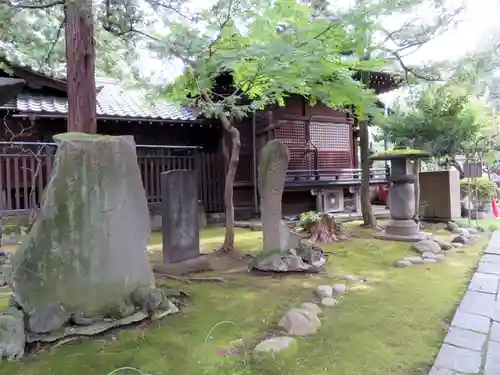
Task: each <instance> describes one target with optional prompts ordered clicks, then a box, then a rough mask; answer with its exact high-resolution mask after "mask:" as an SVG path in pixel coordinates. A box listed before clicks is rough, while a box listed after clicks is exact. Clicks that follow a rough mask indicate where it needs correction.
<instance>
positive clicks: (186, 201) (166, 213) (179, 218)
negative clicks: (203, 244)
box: [161, 170, 200, 264]
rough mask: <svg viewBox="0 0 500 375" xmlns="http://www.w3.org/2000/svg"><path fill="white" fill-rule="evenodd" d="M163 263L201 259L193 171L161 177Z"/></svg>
mask: <svg viewBox="0 0 500 375" xmlns="http://www.w3.org/2000/svg"><path fill="white" fill-rule="evenodd" d="M161 192H162V193H161V194H162V227H163V228H162V230H163V232H162V233H163V263H164V264H170V263H178V262H183V261H186V260H189V259H194V258H197V257H199V256H200V231H199V217H198V216H199V215H198V210H199V209H198V206H199V203H198V183H197V176H196V171H188V170H174V171H168V172H164V173H162V174H161Z"/></svg>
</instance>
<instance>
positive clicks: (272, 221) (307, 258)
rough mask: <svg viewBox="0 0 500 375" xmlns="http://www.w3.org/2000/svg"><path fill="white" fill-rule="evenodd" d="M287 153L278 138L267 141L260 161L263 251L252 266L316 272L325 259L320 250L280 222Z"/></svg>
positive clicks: (262, 269)
mask: <svg viewBox="0 0 500 375" xmlns="http://www.w3.org/2000/svg"><path fill="white" fill-rule="evenodd" d="M288 159H289V153H288V149H287V147H286V146H285V145H284V144H283V143H281V142H280V141H278V140H272V141H270V142H268V143H267V144H266V145H265V146H264V147H263V149H262V151H261V154H260V162H259V193H260V210H261V218H262V232H263V233H262V234H263V252H262V253H261V254H259V255H257V256H256V257H255V259H254V261H253V262H252V267H253V268H255V269H258V270H261V271H274V272H317V271H318V270H320V269H321V267H323V265H324V264H325V262H326V260H325V258H324V255H323V251H322V250H321V249H319V248H317V247H314V246H311V245H308V244H305V243H302V242H301V237H300V235H298V234H297V233H294V232H292V231H291V230H290V229H289V228H288V227H287V226H286V225H285V224H284V223H283V222H282V206H281V198H282V195H283V190H284V186H285V178H286V171H287V168H288Z"/></svg>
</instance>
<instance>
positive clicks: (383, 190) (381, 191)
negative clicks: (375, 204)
mask: <svg viewBox="0 0 500 375" xmlns="http://www.w3.org/2000/svg"><path fill="white" fill-rule="evenodd" d="M388 190H389V188H388V187H387V186H385V185H380V186H379V188H378V199H379V200H380V201H381V202H386V201H387V192H388Z"/></svg>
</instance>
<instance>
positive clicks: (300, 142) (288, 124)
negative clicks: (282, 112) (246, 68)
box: [274, 120, 306, 149]
mask: <svg viewBox="0 0 500 375" xmlns="http://www.w3.org/2000/svg"><path fill="white" fill-rule="evenodd" d="M278 126H279V127H278V128H276V130H275V133H274V134H275V138H276V139H279V140H280V141H282V142H283V143H284V144H285V145H286V146H287V147H288V148H291V149H294V148H295V149H303V148H304V147H306V136H305V131H306V130H305V129H306V128H305V126H306V122H305V121H298V120H278Z"/></svg>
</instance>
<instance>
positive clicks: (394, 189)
mask: <svg viewBox="0 0 500 375" xmlns="http://www.w3.org/2000/svg"><path fill="white" fill-rule="evenodd" d="M425 157H429V154H427V153H426V152H424V151H419V150H394V151H388V152H385V153H380V154H375V155H373V156H371V157H370V159H372V160H390V162H391V175H390V176H389V183H390V187H389V198H388V199H389V200H388V203H389V212H390V216H391V220H390V222H389V223H388V224H387V225H386V228H385V230H384V231H382V232H379V233H376V234H375V235H374V236H375V237H376V238H378V239H383V240H390V241H405V242H418V241H422V240H425V239H428V238H429V236H430V235H429V234H427V233H424V232H421V231H420V227H419V225H418V224H417V223H416V222H415V220H413V217H414V215H415V185H414V183H415V179H416V178H417V176H414V175H413V168H412V165H411V163H410V162H411V160H417V159H419V158H425Z"/></svg>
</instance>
